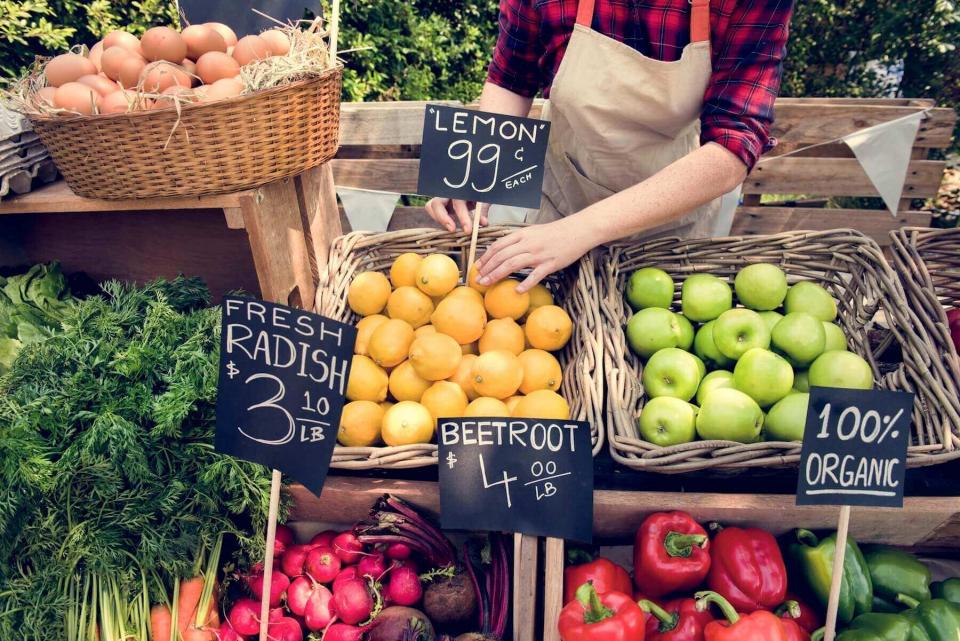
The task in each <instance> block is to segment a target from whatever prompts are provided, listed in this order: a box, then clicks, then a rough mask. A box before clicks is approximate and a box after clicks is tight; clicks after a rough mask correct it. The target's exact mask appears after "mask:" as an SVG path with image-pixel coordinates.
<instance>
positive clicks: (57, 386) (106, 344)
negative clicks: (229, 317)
mask: <svg viewBox="0 0 960 641" xmlns="http://www.w3.org/2000/svg"><path fill="white" fill-rule="evenodd" d="M104 291H105V293H106V295H105V296H103V297H93V298H90V299H87V300H84V301H81V302H79V303H77V304H76V305H73V306H71V307H70V308H68V309H67V310H66V311H65V313H64V315H63V332H62V333H58V334H55V335H53V336H52V337H50V338H48V339H47V340H45V341H43V342H37V343H33V344H30V345H27V346H25V347H24V348H23V350H22V351H21V352H20V354H19V356H18V357H17V359H16V360H15V361H14V363H13V367H12V369H11V370H10V372H8V373H7V374H6V375H5V376H4V377H3V378H0V639H14V638H16V639H24V640H28V641H32V640H34V639H36V640H37V641H39V640H40V639H44V640H49V639H58V638H65V636H64V634H63V625H64V624H63V621H64V615H65V613H66V612H67V610H68V607H69V605H70V599H69V598H68V595H67V592H68V590H67V589H65V586H68V585H69V584H70V582H71V580H73V579H74V578H75V577H82V576H90V575H94V576H99V577H107V578H109V579H110V580H116V581H117V582H118V585H119V588H120V591H121V592H123V593H128V594H130V595H135V594H138V593H140V591H141V586H142V577H143V576H144V573H150V574H151V575H152V574H153V573H155V574H156V575H157V577H158V578H160V579H161V580H160V581H159V583H160V584H163V585H167V586H170V585H172V584H173V583H174V580H175V579H176V578H177V577H185V576H192V573H193V566H194V562H195V559H196V556H197V552H198V550H200V549H208V550H209V549H210V548H211V546H212V545H214V543H215V541H216V539H217V537H218V535H219V534H220V533H222V532H226V533H229V534H233V535H234V536H235V537H237V538H238V539H239V540H240V542H241V544H242V545H245V546H247V548H248V549H251V550H252V549H253V548H254V546H255V545H258V544H259V545H262V538H258V539H254V538H253V536H252V535H251V534H249V533H250V532H262V531H263V530H264V525H265V523H266V517H267V512H268V506H269V493H270V477H269V474H268V473H267V471H266V470H265V469H264V468H262V467H261V466H259V465H254V464H251V463H246V462H243V461H240V460H238V459H234V458H232V457H229V456H225V455H221V454H218V453H216V452H214V450H213V437H214V423H215V413H216V409H215V406H216V395H217V377H218V366H219V342H220V336H219V335H220V313H219V309H217V308H209V307H208V306H207V305H208V292H207V290H206V288H205V287H204V286H203V285H202V283H200V282H199V281H196V280H192V279H183V278H179V279H176V280H174V281H172V282H163V281H158V282H155V283H152V284H150V285H147V286H146V287H143V288H137V287H135V286H131V285H122V284H119V283H115V282H114V283H107V284H105V285H104Z"/></svg>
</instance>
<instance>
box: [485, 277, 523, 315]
mask: <svg viewBox="0 0 960 641" xmlns="http://www.w3.org/2000/svg"><path fill="white" fill-rule="evenodd" d="M519 284H520V283H519V282H517V281H515V280H513V279H512V278H508V279H507V280H502V281H500V282H499V283H497V284H496V285H491V286H490V289H488V290H487V293H486V294H484V295H483V304H484V306H485V307H486V308H487V312H488V313H489V314H490V315H491V316H493V317H494V318H512V319H513V320H519V319H520V318H521V317H523V315H524V314H526V313H527V310H528V309H530V294H528V293H527V292H524V293H523V294H518V293H517V286H518V285H519Z"/></svg>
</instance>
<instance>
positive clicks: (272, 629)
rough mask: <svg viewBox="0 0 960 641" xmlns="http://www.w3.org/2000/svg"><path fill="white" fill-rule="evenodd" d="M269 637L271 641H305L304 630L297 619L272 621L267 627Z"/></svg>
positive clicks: (283, 618) (286, 618) (284, 618)
mask: <svg viewBox="0 0 960 641" xmlns="http://www.w3.org/2000/svg"><path fill="white" fill-rule="evenodd" d="M267 637H268V638H269V639H270V640H271V641H303V630H301V629H300V624H299V623H297V621H296V619H291V618H290V617H280V618H279V619H276V620H271V621H270V625H269V626H267Z"/></svg>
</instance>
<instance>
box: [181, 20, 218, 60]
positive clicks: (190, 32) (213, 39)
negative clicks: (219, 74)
mask: <svg viewBox="0 0 960 641" xmlns="http://www.w3.org/2000/svg"><path fill="white" fill-rule="evenodd" d="M180 35H182V36H183V41H184V42H186V43H187V57H188V58H191V59H193V60H196V59H197V58H199V57H200V56H202V55H203V54H205V53H207V52H209V51H219V52H220V53H226V52H227V43H226V41H224V39H223V36H221V35H220V34H219V33H218V32H216V31H214V30H213V29H211V28H210V27H208V26H206V25H202V24H192V25H190V26H189V27H187V28H186V29H184V30H183V33H182V34H180Z"/></svg>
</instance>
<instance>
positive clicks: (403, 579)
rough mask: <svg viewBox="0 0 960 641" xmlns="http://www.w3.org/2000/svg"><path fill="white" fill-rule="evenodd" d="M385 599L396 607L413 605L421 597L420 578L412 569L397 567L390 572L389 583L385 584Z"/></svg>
mask: <svg viewBox="0 0 960 641" xmlns="http://www.w3.org/2000/svg"><path fill="white" fill-rule="evenodd" d="M385 596H386V598H388V599H390V602H391V603H395V604H397V605H406V606H409V605H414V604H415V603H418V602H419V601H420V599H421V597H423V588H422V587H420V577H418V576H417V573H416V572H414V571H413V569H412V568H408V567H399V568H394V569H393V570H391V571H390V583H388V584H387V588H386V595H385Z"/></svg>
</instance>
